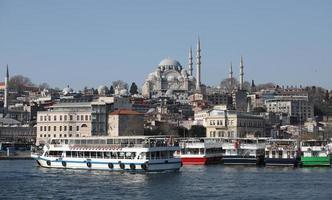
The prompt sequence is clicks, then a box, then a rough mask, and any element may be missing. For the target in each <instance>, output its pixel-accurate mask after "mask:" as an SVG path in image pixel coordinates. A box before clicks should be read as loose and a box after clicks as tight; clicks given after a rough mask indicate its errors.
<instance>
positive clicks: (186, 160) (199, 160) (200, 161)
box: [181, 157, 222, 165]
mask: <svg viewBox="0 0 332 200" xmlns="http://www.w3.org/2000/svg"><path fill="white" fill-rule="evenodd" d="M181 161H182V163H183V165H208V164H218V163H221V162H222V157H209V158H207V157H181Z"/></svg>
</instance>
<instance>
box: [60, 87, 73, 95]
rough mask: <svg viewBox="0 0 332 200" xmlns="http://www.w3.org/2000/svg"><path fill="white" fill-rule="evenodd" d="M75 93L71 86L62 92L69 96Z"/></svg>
mask: <svg viewBox="0 0 332 200" xmlns="http://www.w3.org/2000/svg"><path fill="white" fill-rule="evenodd" d="M73 92H74V90H73V89H72V88H70V87H69V85H68V86H67V87H65V88H63V90H62V93H63V95H68V94H71V93H73Z"/></svg>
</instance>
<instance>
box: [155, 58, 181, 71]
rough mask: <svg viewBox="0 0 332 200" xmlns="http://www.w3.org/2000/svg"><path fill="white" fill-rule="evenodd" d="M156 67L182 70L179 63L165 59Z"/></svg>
mask: <svg viewBox="0 0 332 200" xmlns="http://www.w3.org/2000/svg"><path fill="white" fill-rule="evenodd" d="M158 66H159V67H168V66H170V67H174V69H176V68H181V69H182V66H181V64H180V62H179V61H177V60H173V59H171V58H165V59H163V60H162V61H161V62H160V63H159V65H158Z"/></svg>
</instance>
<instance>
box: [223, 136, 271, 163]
mask: <svg viewBox="0 0 332 200" xmlns="http://www.w3.org/2000/svg"><path fill="white" fill-rule="evenodd" d="M265 142H266V140H265V139H264V138H223V139H222V148H223V152H224V153H223V163H224V164H225V165H261V164H263V163H264V150H265Z"/></svg>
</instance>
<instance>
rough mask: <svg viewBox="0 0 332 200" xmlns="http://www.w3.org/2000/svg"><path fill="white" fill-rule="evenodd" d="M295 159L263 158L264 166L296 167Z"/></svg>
mask: <svg viewBox="0 0 332 200" xmlns="http://www.w3.org/2000/svg"><path fill="white" fill-rule="evenodd" d="M297 163H298V161H297V159H296V158H265V165H266V166H297Z"/></svg>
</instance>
